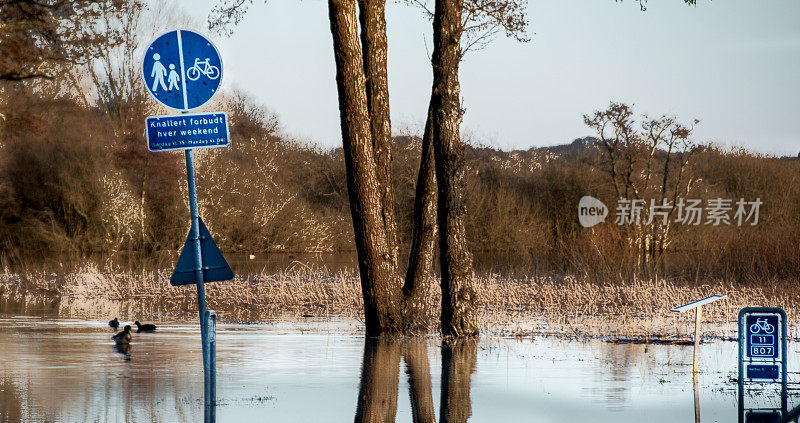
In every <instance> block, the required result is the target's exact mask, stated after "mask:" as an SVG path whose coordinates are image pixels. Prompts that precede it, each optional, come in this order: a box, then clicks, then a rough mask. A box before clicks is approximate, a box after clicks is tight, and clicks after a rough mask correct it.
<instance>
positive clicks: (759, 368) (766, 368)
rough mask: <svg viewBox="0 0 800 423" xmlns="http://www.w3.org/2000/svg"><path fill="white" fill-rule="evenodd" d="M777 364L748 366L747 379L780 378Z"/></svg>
mask: <svg viewBox="0 0 800 423" xmlns="http://www.w3.org/2000/svg"><path fill="white" fill-rule="evenodd" d="M778 370H780V369H779V368H778V365H777V364H748V365H747V378H748V379H777V378H779V377H780V372H779V371H778Z"/></svg>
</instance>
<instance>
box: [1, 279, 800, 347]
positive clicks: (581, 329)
mask: <svg viewBox="0 0 800 423" xmlns="http://www.w3.org/2000/svg"><path fill="white" fill-rule="evenodd" d="M206 287H207V288H206V294H207V298H208V306H209V308H211V309H215V310H216V311H217V312H218V314H219V315H220V317H221V318H222V319H224V320H228V321H270V320H277V319H283V320H293V319H300V318H303V317H314V318H323V319H333V318H345V319H351V320H359V321H360V320H361V319H362V299H361V287H360V283H359V280H358V276H357V274H356V273H355V272H339V273H330V272H325V271H318V270H314V269H303V270H296V271H291V272H283V273H277V274H260V275H245V276H237V277H236V279H234V280H233V281H228V282H216V283H210V284H207V285H206ZM475 288H476V291H477V294H478V318H479V322H480V326H481V329H482V332H483V333H486V334H490V335H495V336H516V337H528V336H538V335H558V336H577V337H596V336H600V337H609V338H611V339H618V338H623V339H675V338H686V337H688V336H690V334H691V333H692V331H693V324H694V320H693V319H694V314H693V313H686V314H681V315H679V314H677V313H672V312H670V311H669V309H670V308H672V307H675V306H678V305H681V304H684V303H687V302H690V301H693V300H696V299H699V298H703V297H705V296H708V295H711V294H726V295H727V298H726V299H725V300H723V301H719V302H717V303H714V304H711V305H709V306H706V307H705V308H704V311H703V316H704V326H703V333H704V335H705V336H715V337H722V338H730V337H733V336H735V329H736V328H735V319H736V314H737V312H738V310H739V309H740V308H742V307H745V306H782V307H783V308H785V309H786V310H787V312H788V313H789V316H790V323H794V322H795V321H796V317H795V316H796V313H795V312H794V311H795V310H798V304H797V301H796V300H795V299H794V298H793V297H789V296H785V294H784V293H785V292H791V291H788V289H789V288H790V286H789V285H788V282H784V283H780V282H776V283H774V284H772V285H770V286H766V287H747V286H742V285H737V284H731V283H726V282H722V281H714V282H709V283H705V284H702V285H692V286H690V285H687V284H681V283H677V282H670V281H666V280H647V281H644V280H640V281H635V282H625V283H623V282H620V283H618V284H611V283H596V282H593V281H590V280H586V279H579V278H574V277H560V278H556V277H527V278H512V277H504V276H499V275H484V276H479V277H476V279H475ZM432 291H434V292H431V293H430V294H429V295H428V302H429V305H430V306H431V307H430V308H431V313H429V315H427V316H425V320H426V322H427V323H428V326H429V328H430V329H431V330H432V331H435V330H436V318H435V309H436V304H438V303H439V294H438V292H436V290H432ZM0 310H5V311H7V312H8V311H12V312H22V313H25V312H31V313H54V314H58V315H60V316H80V317H85V318H103V319H105V318H107V317H108V316H113V315H118V316H119V317H120V318H123V319H130V318H135V317H138V316H151V317H159V316H160V317H166V316H169V317H176V318H189V317H191V316H193V315H194V314H195V313H196V312H197V305H196V293H195V290H194V287H193V286H181V287H173V286H171V285H170V284H169V273H168V272H165V271H161V272H155V271H154V272H146V273H141V274H130V273H114V272H103V271H100V270H99V269H97V268H96V267H93V266H88V267H86V268H84V269H82V270H81V271H80V272H77V273H71V274H66V275H55V274H45V273H28V274H13V273H5V274H0ZM792 326H794V325H792ZM792 332H793V333H794V329H793V330H792Z"/></svg>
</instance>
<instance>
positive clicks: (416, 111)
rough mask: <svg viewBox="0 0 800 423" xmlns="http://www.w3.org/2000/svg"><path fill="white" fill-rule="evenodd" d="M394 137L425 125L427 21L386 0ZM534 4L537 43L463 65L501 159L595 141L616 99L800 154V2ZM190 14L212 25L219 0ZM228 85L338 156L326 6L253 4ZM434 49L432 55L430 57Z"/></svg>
mask: <svg viewBox="0 0 800 423" xmlns="http://www.w3.org/2000/svg"><path fill="white" fill-rule="evenodd" d="M388 3H389V6H388V9H387V13H388V16H387V21H388V31H389V80H390V87H389V89H390V93H389V94H390V97H391V108H392V122H393V125H394V126H395V128H400V127H402V126H411V127H419V126H421V125H422V123H423V119H424V116H425V112H426V110H427V102H428V99H429V95H430V85H431V69H430V62H429V61H428V54H429V50H430V47H429V46H430V40H431V35H430V34H431V25H430V22H429V21H428V20H427V19H425V17H424V16H423V15H422V14H421V13H420V11H419V10H417V9H414V8H411V7H408V6H405V5H402V4H398V3H396V2H393V1H392V0H389V2H388ZM698 3H699V5H698V6H696V7H690V6H686V5H684V4H683V2H682V1H681V0H658V1H656V0H650V1H649V3H648V10H647V11H646V12H641V11H639V7H638V4H637V3H636V2H635V1H633V0H627V1H625V2H623V3H615V2H614V1H613V0H530V4H529V7H528V13H529V17H530V20H531V30H532V32H534V34H533V36H532V41H531V42H530V43H527V44H519V43H517V42H514V41H512V40H508V39H505V38H503V37H498V38H497V39H496V40H495V42H494V43H492V44H491V45H490V46H489V47H488V48H487V49H485V50H481V51H476V52H471V53H469V55H468V56H467V58H466V60H465V62H464V64H463V65H462V68H461V81H462V96H463V98H464V107H465V108H466V110H467V113H466V115H465V117H464V131H466V133H468V134H470V135H471V136H472V137H474V138H475V139H476V140H478V141H481V142H483V143H486V144H489V145H494V146H497V147H501V148H503V149H514V148H521V149H527V148H530V147H532V146H543V145H551V144H561V143H565V142H568V141H570V140H572V139H574V138H576V137H580V136H584V135H589V134H591V132H590V131H589V130H588V128H586V127H585V126H584V125H583V122H582V117H581V116H582V114H584V113H588V112H591V111H592V110H594V109H596V108H601V107H604V106H605V105H607V104H608V102H609V101H611V100H618V101H624V102H629V103H634V104H636V108H637V110H638V111H640V112H647V113H650V114H652V115H657V114H662V113H668V114H675V115H677V116H678V117H679V118H680V119H682V120H683V121H685V122H689V120H690V119H691V118H694V117H697V118H699V119H701V120H702V122H701V124H700V126H699V128H698V130H697V133H696V134H697V136H696V139H697V140H698V141H719V142H723V143H725V144H727V145H738V146H745V147H747V148H750V149H753V150H756V151H761V152H766V153H774V154H791V155H796V154H797V152H798V151H800V25H799V24H798V23H797V18H798V16H800V1H797V0H771V1H752V0H716V1H709V0H699V1H698ZM181 4H182V5H183V7H184V8H186V10H187V11H188V12H190V13H191V14H192V15H194V16H196V17H198V18H202V19H205V17H206V15H207V13H208V11H209V10H210V9H211V6H212V5H213V4H214V1H213V0H201V1H188V0H183V1H181ZM213 38H214V39H215V40H217V42H218V46H219V47H220V48H221V50H222V55H223V60H224V61H225V84H226V85H227V86H229V87H232V86H235V87H238V88H240V89H242V90H244V91H247V92H250V93H251V94H252V95H253V96H254V97H255V98H256V99H258V100H259V101H260V102H262V103H263V104H264V105H266V106H268V107H269V108H270V109H271V110H272V111H274V112H276V113H277V114H278V115H279V116H280V118H281V121H282V122H283V124H284V128H285V130H286V132H287V133H289V134H292V135H295V136H298V137H301V138H303V139H306V140H308V141H312V142H317V143H319V144H321V145H324V146H326V147H332V146H337V145H340V143H341V136H340V129H339V112H338V106H337V101H336V86H335V81H334V77H335V71H334V66H333V53H332V44H331V35H330V29H329V24H328V15H327V2H326V1H324V0H303V1H298V0H271V1H269V3H268V4H263V2H261V1H259V0H256V1H255V4H253V5H252V6H251V8H250V11H249V13H248V15H247V16H246V18H245V19H244V21H243V22H242V23H241V24H240V25H239V26H238V27H237V28H236V31H235V32H234V35H233V36H232V37H231V38H227V39H226V38H220V37H217V36H214V37H213ZM426 44H427V46H428V47H426Z"/></svg>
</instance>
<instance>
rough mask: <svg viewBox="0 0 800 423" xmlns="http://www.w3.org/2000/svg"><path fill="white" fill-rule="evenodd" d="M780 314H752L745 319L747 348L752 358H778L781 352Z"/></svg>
mask: <svg viewBox="0 0 800 423" xmlns="http://www.w3.org/2000/svg"><path fill="white" fill-rule="evenodd" d="M778 326H779V321H778V315H777V314H772V315H763V314H762V315H759V314H750V315H748V316H747V318H746V319H745V330H746V331H747V332H746V338H745V339H746V342H747V349H746V351H745V354H746V356H747V357H750V358H751V359H753V358H755V359H777V358H778V356H779V354H778V352H779V349H780V348H779V347H778V340H779V339H780V337H779V329H778Z"/></svg>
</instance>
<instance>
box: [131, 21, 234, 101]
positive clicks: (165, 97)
mask: <svg viewBox="0 0 800 423" xmlns="http://www.w3.org/2000/svg"><path fill="white" fill-rule="evenodd" d="M142 77H143V78H144V82H145V86H146V87H147V90H148V91H149V92H150V94H152V95H153V97H155V99H156V100H157V101H158V102H159V103H161V104H163V105H164V106H167V107H169V108H171V109H175V110H181V111H189V110H193V109H196V108H198V107H201V106H203V105H204V104H206V103H208V101H210V100H211V98H212V97H214V95H215V94H216V93H217V91H218V90H219V85H220V82H221V81H222V58H221V57H220V55H219V52H218V51H217V49H216V47H214V45H213V44H212V43H211V41H209V40H208V39H206V38H205V37H203V36H202V35H200V34H198V33H196V32H194V31H189V30H186V29H179V30H174V31H169V32H167V33H165V34H162V35H161V36H159V37H158V38H156V39H155V40H154V41H153V42H152V43H151V44H150V45H149V46H148V47H147V50H146V53H145V55H144V61H143V62H142Z"/></svg>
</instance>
